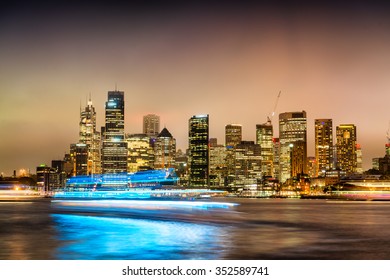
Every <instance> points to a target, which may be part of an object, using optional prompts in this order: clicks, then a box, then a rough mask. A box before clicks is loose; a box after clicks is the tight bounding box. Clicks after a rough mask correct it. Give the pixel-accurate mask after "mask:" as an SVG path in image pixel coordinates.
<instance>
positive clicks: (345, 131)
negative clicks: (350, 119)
mask: <svg viewBox="0 0 390 280" xmlns="http://www.w3.org/2000/svg"><path fill="white" fill-rule="evenodd" d="M336 137H337V143H336V147H337V165H338V167H339V168H340V169H341V170H342V171H345V172H346V173H347V174H352V173H355V172H356V167H357V155H356V126H355V125H353V124H340V125H339V126H337V127H336Z"/></svg>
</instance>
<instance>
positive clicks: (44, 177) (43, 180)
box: [37, 164, 59, 192]
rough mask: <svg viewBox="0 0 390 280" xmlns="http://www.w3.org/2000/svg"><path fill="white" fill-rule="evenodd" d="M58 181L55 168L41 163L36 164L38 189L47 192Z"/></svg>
mask: <svg viewBox="0 0 390 280" xmlns="http://www.w3.org/2000/svg"><path fill="white" fill-rule="evenodd" d="M58 182H59V174H58V173H57V172H56V169H55V168H52V167H50V166H47V165H46V164H41V165H39V166H37V186H38V189H40V190H42V191H44V192H49V191H52V190H53V187H55V186H57V183H58Z"/></svg>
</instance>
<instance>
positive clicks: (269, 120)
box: [267, 90, 282, 124]
mask: <svg viewBox="0 0 390 280" xmlns="http://www.w3.org/2000/svg"><path fill="white" fill-rule="evenodd" d="M281 93H282V91H281V90H280V91H279V93H278V96H277V97H276V101H275V106H274V109H273V111H272V113H271V117H270V116H267V124H272V119H273V117H274V115H275V111H276V107H277V106H278V102H279V98H280V94H281Z"/></svg>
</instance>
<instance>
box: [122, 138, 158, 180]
mask: <svg viewBox="0 0 390 280" xmlns="http://www.w3.org/2000/svg"><path fill="white" fill-rule="evenodd" d="M126 142H127V151H128V154H127V171H128V172H131V173H133V172H137V171H143V170H149V169H153V167H154V152H153V147H152V146H151V142H150V137H149V136H147V135H146V134H126Z"/></svg>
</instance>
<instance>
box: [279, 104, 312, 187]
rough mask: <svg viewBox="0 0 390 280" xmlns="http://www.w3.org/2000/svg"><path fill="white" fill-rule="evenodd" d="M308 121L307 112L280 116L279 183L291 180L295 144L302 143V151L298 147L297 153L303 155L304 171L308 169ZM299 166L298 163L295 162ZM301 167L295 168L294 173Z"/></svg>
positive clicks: (302, 165) (300, 145)
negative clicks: (292, 155) (292, 154)
mask: <svg viewBox="0 0 390 280" xmlns="http://www.w3.org/2000/svg"><path fill="white" fill-rule="evenodd" d="M306 130H307V121H306V112H305V111H302V112H287V113H281V114H279V141H280V157H279V181H280V182H281V183H284V182H285V181H286V180H287V179H289V178H291V174H292V170H291V168H292V166H291V164H292V160H291V153H292V150H293V147H294V143H295V142H297V141H302V142H301V143H300V144H299V147H300V149H299V150H298V148H297V147H296V150H295V151H296V153H297V152H299V153H301V156H302V161H301V162H299V164H300V166H301V168H302V170H304V169H305V168H306V160H307V140H306V139H307V136H306ZM295 163H296V164H298V161H295ZM299 168H300V167H298V166H295V167H294V173H295V172H296V171H297V170H298V169H299Z"/></svg>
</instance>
